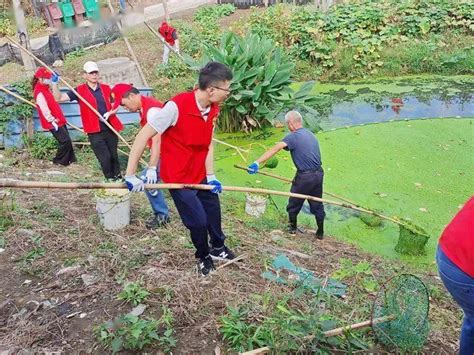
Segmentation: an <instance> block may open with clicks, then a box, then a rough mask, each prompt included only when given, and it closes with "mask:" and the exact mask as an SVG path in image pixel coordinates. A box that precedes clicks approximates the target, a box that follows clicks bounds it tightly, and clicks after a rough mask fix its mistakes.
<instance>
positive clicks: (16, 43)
mask: <svg viewBox="0 0 474 355" xmlns="http://www.w3.org/2000/svg"><path fill="white" fill-rule="evenodd" d="M6 38H7V39H8V40H9V41H10V42H12V43H13V44H14V45H16V46H17V47H18V48H20V49H21V50H22V51H24V52H25V53H27V54H28V55H30V56H31V57H32V58H34V59H35V60H36V61H37V62H38V63H39V64H41V65H42V66H44V67H45V68H46V69H48V70H49V71H50V72H51V73H54V70H53V69H51V68H50V67H49V66H48V65H47V64H46V63H45V62H43V61H42V60H41V59H39V58H38V57H37V56H35V55H34V54H33V53H31V52H30V51H29V50H28V49H26V48H24V47H23V46H22V45H21V44H20V43H18V42H17V41H15V40H14V39H13V38H11V37H10V36H6ZM59 80H61V82H62V83H63V84H64V85H66V86H67V87H68V88H69V89H70V90H71V91H72V92H73V93H74V94H75V95H76V96H77V97H78V98H79V100H81V101H82V102H83V103H84V104H85V105H86V106H87V107H88V108H89V109H90V110H91V111H92V112H94V113H95V114H96V115H97V117H99V119H102V118H103V117H102V115H101V114H100V113H99V112H98V111H97V110H96V109H95V108H94V107H93V106H92V105H91V104H90V103H89V102H87V101H86V100H85V99H84V98H83V97H82V96H81V95H80V94H79V93H78V92H77V91H76V89H74V88H73V87H72V86H71V85H69V83H68V82H67V81H66V80H64V79H63V78H62V77H61V76H60V77H59ZM103 122H104V123H105V124H106V125H107V127H109V129H110V130H111V131H112V132H114V134H115V135H116V136H117V137H118V138H119V139H120V140H121V141H122V142H124V143H125V144H126V145H127V146H128V147H129V148H130V149H131V148H132V146H131V145H130V144H129V143H128V142H127V141H126V140H125V138H123V137H122V136H121V135H120V133H119V132H117V131H116V130H115V128H114V127H112V125H111V124H110V123H109V122H108V121H107V120H103Z"/></svg>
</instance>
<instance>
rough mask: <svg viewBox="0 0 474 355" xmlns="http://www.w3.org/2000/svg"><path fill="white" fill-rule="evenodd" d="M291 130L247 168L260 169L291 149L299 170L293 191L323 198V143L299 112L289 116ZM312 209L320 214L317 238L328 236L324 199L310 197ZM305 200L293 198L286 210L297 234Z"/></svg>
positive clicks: (317, 217) (288, 114)
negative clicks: (273, 157) (277, 155)
mask: <svg viewBox="0 0 474 355" xmlns="http://www.w3.org/2000/svg"><path fill="white" fill-rule="evenodd" d="M285 121H286V124H287V125H288V129H289V130H290V133H289V134H288V135H286V136H285V137H284V138H283V140H282V141H281V142H278V143H277V144H275V145H274V146H273V147H272V148H270V149H269V150H267V151H266V152H265V153H263V154H262V156H261V157H260V158H258V159H257V160H256V161H255V162H254V163H252V164H251V165H250V166H249V167H248V168H247V169H248V173H249V174H255V173H257V172H258V169H259V167H260V164H261V163H263V162H265V161H266V160H268V159H270V158H271V157H272V156H273V155H275V154H276V153H278V152H279V151H280V150H281V149H285V150H289V151H290V154H291V158H292V160H293V163H294V164H295V166H296V169H297V172H296V175H295V177H294V179H293V183H292V185H291V190H290V191H291V192H293V193H299V194H304V195H310V196H314V197H319V198H322V196H323V177H324V171H323V169H322V164H321V152H320V149H319V143H318V140H317V139H316V137H315V136H314V134H313V133H311V132H310V131H308V130H307V129H306V128H303V118H302V117H301V114H300V113H299V112H298V111H290V112H288V113H287V114H286V115H285ZM308 202H309V206H310V211H311V213H312V214H314V215H315V217H316V224H317V226H318V229H317V231H316V237H317V238H318V239H323V236H324V217H325V216H326V214H325V212H324V206H323V204H322V203H321V202H317V201H312V200H308ZM303 203H304V200H303V199H300V198H294V197H290V198H289V200H288V205H287V207H286V211H287V212H288V220H289V232H290V233H291V234H296V232H297V231H298V228H297V216H298V213H299V212H300V211H301V208H302V207H303Z"/></svg>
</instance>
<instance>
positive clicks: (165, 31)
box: [158, 22, 176, 46]
mask: <svg viewBox="0 0 474 355" xmlns="http://www.w3.org/2000/svg"><path fill="white" fill-rule="evenodd" d="M174 31H176V30H175V29H174V28H173V27H171V26H170V25H168V24H167V23H166V22H165V23H163V24H162V25H161V26H160V28H159V29H158V32H160V35H162V36H163V38H164V39H165V41H166V43H168V44H169V45H170V46H174V44H175V40H174V38H173V32H174Z"/></svg>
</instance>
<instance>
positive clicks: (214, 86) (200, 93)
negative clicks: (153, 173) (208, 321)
mask: <svg viewBox="0 0 474 355" xmlns="http://www.w3.org/2000/svg"><path fill="white" fill-rule="evenodd" d="M230 80H232V72H231V71H230V69H229V68H228V67H226V66H225V65H224V64H221V63H217V62H209V63H207V64H206V66H204V67H203V68H202V69H201V70H200V72H199V87H198V88H197V89H196V90H194V91H190V92H184V93H181V94H178V95H177V96H175V97H173V98H172V99H171V100H170V101H168V102H167V103H166V104H165V106H164V107H163V108H162V109H161V110H160V111H159V113H158V114H157V115H156V116H154V117H153V118H152V119H149V120H148V122H147V124H145V126H144V127H143V128H142V129H141V131H140V132H139V133H138V135H137V137H136V138H135V142H134V143H133V147H132V150H131V151H130V158H129V160H128V166H127V174H126V176H125V181H126V183H127V186H128V188H129V190H131V191H134V192H139V191H142V190H143V189H144V182H143V180H142V179H139V178H138V177H136V176H135V172H136V169H137V164H138V161H139V159H140V156H141V155H142V154H143V151H144V150H145V147H146V144H147V141H148V140H149V139H150V138H152V137H154V136H158V137H159V140H160V141H161V144H160V150H161V152H160V176H161V179H162V180H163V182H165V183H182V184H208V185H211V186H212V189H211V190H199V191H198V190H191V189H174V190H170V194H171V197H172V198H173V201H174V203H175V205H176V208H177V210H178V212H179V215H180V217H181V220H182V221H183V224H184V225H185V226H186V227H187V228H188V229H189V231H190V234H191V240H192V242H193V244H194V247H195V248H196V253H195V256H196V258H197V260H198V272H199V274H200V275H203V276H206V275H208V274H209V273H210V272H211V271H213V270H215V267H214V263H213V260H212V259H213V258H214V259H221V260H231V259H234V258H235V255H234V253H233V252H232V251H231V250H230V249H228V248H227V247H226V245H225V244H224V240H225V235H224V233H223V232H222V228H221V207H220V201H219V196H218V193H220V192H222V185H221V183H220V182H219V180H217V178H216V176H215V174H214V161H213V160H214V148H213V145H212V136H213V133H214V125H215V121H216V120H217V116H218V114H219V104H220V103H222V102H224V100H225V99H226V98H227V97H228V96H229V94H230V90H229V87H230ZM208 235H209V236H210V244H211V246H212V248H211V249H209V241H208Z"/></svg>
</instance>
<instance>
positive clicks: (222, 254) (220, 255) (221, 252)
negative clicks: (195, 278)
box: [210, 245, 235, 261]
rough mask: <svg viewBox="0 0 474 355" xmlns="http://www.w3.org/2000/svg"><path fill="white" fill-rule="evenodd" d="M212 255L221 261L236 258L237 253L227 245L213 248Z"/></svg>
mask: <svg viewBox="0 0 474 355" xmlns="http://www.w3.org/2000/svg"><path fill="white" fill-rule="evenodd" d="M210 255H211V258H212V259H214V260H220V261H226V260H232V259H235V254H234V253H233V252H232V250H230V249H229V248H227V247H226V246H225V245H224V246H222V247H220V248H212V249H211V252H210Z"/></svg>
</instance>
